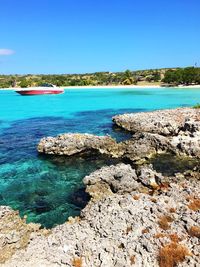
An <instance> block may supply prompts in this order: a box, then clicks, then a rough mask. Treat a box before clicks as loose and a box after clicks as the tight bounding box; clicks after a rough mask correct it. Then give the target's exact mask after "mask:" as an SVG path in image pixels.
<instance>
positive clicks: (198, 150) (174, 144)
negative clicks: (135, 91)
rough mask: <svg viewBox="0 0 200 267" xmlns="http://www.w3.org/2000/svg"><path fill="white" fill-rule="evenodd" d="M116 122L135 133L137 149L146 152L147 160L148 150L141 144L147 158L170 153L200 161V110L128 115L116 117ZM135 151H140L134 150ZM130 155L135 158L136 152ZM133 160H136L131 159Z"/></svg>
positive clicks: (114, 119)
mask: <svg viewBox="0 0 200 267" xmlns="http://www.w3.org/2000/svg"><path fill="white" fill-rule="evenodd" d="M113 121H114V123H116V124H117V125H118V126H120V127H122V128H124V129H126V130H128V131H131V132H132V133H133V140H136V142H135V143H134V146H138V149H139V151H144V156H145V149H141V144H142V146H145V147H146V154H147V156H148V154H155V153H160V152H166V151H168V152H172V153H176V154H178V155H188V156H194V157H197V158H200V110H199V109H192V108H184V109H174V110H160V111H154V112H146V113H145V112H142V113H136V114H124V115H118V116H115V117H113ZM138 137H139V138H138ZM138 143H139V145H138ZM143 144H144V145H143ZM134 151H137V149H135V148H134ZM128 154H129V155H130V154H133V156H135V153H134V152H133V153H132V151H130V152H129V153H128ZM139 154H140V153H139ZM139 156H140V155H139ZM129 157H130V158H132V157H131V155H130V156H129ZM133 158H134V157H133Z"/></svg>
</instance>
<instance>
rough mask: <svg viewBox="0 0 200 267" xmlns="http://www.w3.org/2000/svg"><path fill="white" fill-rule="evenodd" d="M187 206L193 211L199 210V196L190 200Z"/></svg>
mask: <svg viewBox="0 0 200 267" xmlns="http://www.w3.org/2000/svg"><path fill="white" fill-rule="evenodd" d="M188 208H189V209H191V210H193V211H199V210H200V198H194V199H192V200H191V201H190V203H189V205H188Z"/></svg>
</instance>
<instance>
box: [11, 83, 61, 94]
mask: <svg viewBox="0 0 200 267" xmlns="http://www.w3.org/2000/svg"><path fill="white" fill-rule="evenodd" d="M15 92H16V93H18V94H20V95H49V94H62V93H64V89H62V88H59V87H57V86H55V85H53V84H50V83H44V84H42V85H41V86H38V87H29V88H20V89H18V90H15Z"/></svg>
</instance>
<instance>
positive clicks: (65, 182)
mask: <svg viewBox="0 0 200 267" xmlns="http://www.w3.org/2000/svg"><path fill="white" fill-rule="evenodd" d="M199 102H200V89H196V88H195V89H174V88H170V89H165V88H161V89H157V88H156V89H98V90H96V89H87V90H86V89H77V90H76V89H73V90H66V91H65V94H62V95H45V96H28V97H25V96H20V95H18V94H16V93H15V92H12V91H0V205H9V206H11V207H13V208H15V209H19V210H20V213H21V215H25V214H26V215H28V221H33V222H39V223H41V224H42V225H44V226H47V227H52V226H53V225H55V224H58V223H63V222H64V221H66V219H67V217H68V216H71V215H72V216H74V215H78V214H79V212H80V209H81V208H82V207H83V206H84V203H85V201H83V200H84V199H83V196H84V195H83V194H82V191H81V190H80V189H81V188H82V187H83V185H82V178H83V177H84V176H85V175H86V174H89V173H90V172H92V171H93V170H95V169H97V168H100V167H101V166H103V165H106V164H111V163H112V160H110V159H105V158H103V157H97V156H95V155H92V156H90V157H88V158H87V159H85V158H82V157H81V156H80V157H78V156H77V157H72V158H67V157H46V156H41V155H38V154H37V151H36V146H37V143H38V142H39V140H40V138H42V137H44V136H54V135H57V134H59V133H64V132H82V133H83V132H88V133H94V134H98V135H105V134H110V135H112V136H113V137H115V138H116V139H117V140H123V139H125V138H128V137H129V135H128V134H127V133H125V132H123V131H121V130H119V129H117V128H115V127H113V125H112V120H111V117H112V116H113V115H115V114H119V113H124V112H139V111H149V110H154V109H163V108H174V107H185V106H193V105H195V104H196V103H199ZM85 200H86V199H85Z"/></svg>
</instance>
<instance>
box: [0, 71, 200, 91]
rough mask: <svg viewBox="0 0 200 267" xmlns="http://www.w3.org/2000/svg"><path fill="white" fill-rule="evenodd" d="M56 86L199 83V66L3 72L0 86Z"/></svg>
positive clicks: (0, 77) (0, 76)
mask: <svg viewBox="0 0 200 267" xmlns="http://www.w3.org/2000/svg"><path fill="white" fill-rule="evenodd" d="M46 82H48V83H52V84H55V85H57V86H89V85H91V86H98V85H99V86H100V85H113V86H114V85H132V84H137V85H165V86H174V85H180V84H182V85H191V84H200V68H195V67H187V68H165V69H149V70H137V71H130V70H126V71H124V72H95V73H85V74H60V75H52V74H49V75H43V74H41V75H31V74H27V75H0V88H9V87H23V88H24V87H30V86H39V85H40V84H42V83H46Z"/></svg>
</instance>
